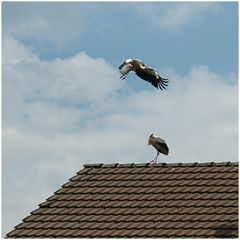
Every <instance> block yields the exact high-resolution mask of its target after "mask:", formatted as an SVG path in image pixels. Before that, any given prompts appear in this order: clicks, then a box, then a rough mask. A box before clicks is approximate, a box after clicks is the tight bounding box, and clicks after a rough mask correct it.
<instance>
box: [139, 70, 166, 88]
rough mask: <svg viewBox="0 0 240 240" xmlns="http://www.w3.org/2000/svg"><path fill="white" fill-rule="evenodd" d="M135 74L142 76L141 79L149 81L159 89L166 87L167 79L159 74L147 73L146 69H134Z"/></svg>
mask: <svg viewBox="0 0 240 240" xmlns="http://www.w3.org/2000/svg"><path fill="white" fill-rule="evenodd" d="M135 73H136V75H137V76H139V77H140V78H142V79H143V80H145V81H147V82H149V83H151V84H152V85H153V86H154V87H156V88H160V89H161V90H163V89H166V86H167V85H168V79H165V78H162V77H160V76H159V75H156V74H153V73H149V72H148V71H146V70H143V71H142V70H139V69H136V71H135Z"/></svg>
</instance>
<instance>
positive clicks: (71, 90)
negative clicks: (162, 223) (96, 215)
mask: <svg viewBox="0 0 240 240" xmlns="http://www.w3.org/2000/svg"><path fill="white" fill-rule="evenodd" d="M128 58H138V59H142V60H143V61H144V62H145V63H146V64H147V65H149V66H151V67H154V68H156V69H157V70H158V72H159V73H160V75H161V76H162V77H163V78H168V79H169V86H168V87H167V90H165V91H160V90H158V89H155V88H154V87H153V86H151V85H150V84H149V83H147V82H145V81H143V80H141V79H140V78H138V77H137V76H136V75H135V74H134V73H131V74H129V75H128V77H127V79H126V80H120V78H119V77H120V74H119V72H118V66H119V65H120V64H121V63H122V62H123V61H124V60H125V59H128ZM151 133H154V134H156V135H158V136H160V137H162V138H163V139H165V140H166V143H167V144H168V146H169V150H170V151H169V155H168V156H164V155H161V156H160V157H159V159H158V162H166V163H176V162H177V163H179V162H183V163H187V162H212V161H215V162H225V161H232V162H236V161H238V3H237V2H152V3H151V2H105V3H103V2H69V3H68V2H60V3H57V2H51V3H48V2H32V3H31V2H3V3H2V236H4V235H5V234H6V233H7V232H9V231H10V230H12V229H13V227H14V226H15V225H17V224H19V223H20V222H21V220H22V219H23V218H24V217H26V216H28V215H29V213H30V212H31V211H33V210H34V209H36V208H37V207H38V204H40V203H41V202H44V201H45V199H46V198H48V197H50V196H51V195H52V194H53V193H54V192H55V191H56V190H58V189H59V188H60V187H61V185H63V184H64V183H66V182H67V181H68V179H69V178H71V177H72V176H73V175H75V174H76V172H78V171H79V170H81V169H82V168H83V164H89V163H147V162H150V161H151V160H152V159H153V158H154V157H155V156H156V150H155V149H154V148H152V147H150V146H147V140H148V137H149V135H150V134H151Z"/></svg>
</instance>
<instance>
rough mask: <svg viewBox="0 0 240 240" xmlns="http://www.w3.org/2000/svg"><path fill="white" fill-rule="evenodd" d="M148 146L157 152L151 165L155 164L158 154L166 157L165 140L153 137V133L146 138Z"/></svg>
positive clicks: (166, 147)
mask: <svg viewBox="0 0 240 240" xmlns="http://www.w3.org/2000/svg"><path fill="white" fill-rule="evenodd" d="M148 145H152V146H153V147H154V148H155V149H156V150H157V156H156V157H155V158H154V159H153V161H151V163H157V158H158V155H159V153H163V154H165V155H168V152H169V149H168V146H167V144H166V142H165V140H163V139H161V138H160V137H158V136H156V135H154V134H153V133H152V134H151V135H150V136H149V138H148Z"/></svg>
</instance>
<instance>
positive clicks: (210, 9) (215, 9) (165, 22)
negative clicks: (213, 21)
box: [135, 2, 223, 31]
mask: <svg viewBox="0 0 240 240" xmlns="http://www.w3.org/2000/svg"><path fill="white" fill-rule="evenodd" d="M135 7H136V10H137V13H138V14H139V15H140V16H142V17H144V18H145V19H146V20H147V21H149V22H150V23H152V24H153V25H155V26H157V27H160V28H162V29H167V30H173V31H179V30H181V29H182V28H183V27H184V26H186V25H189V24H193V23H196V22H198V21H201V20H204V16H205V15H206V14H207V13H211V14H214V13H219V12H221V11H222V10H223V9H222V8H221V7H220V6H219V5H218V4H217V3H206V2H188V3H185V2H177V3H166V4H162V3H161V6H157V4H156V3H152V4H149V3H148V4H136V6H135Z"/></svg>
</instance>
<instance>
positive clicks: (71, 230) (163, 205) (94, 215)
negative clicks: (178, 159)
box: [7, 162, 238, 238]
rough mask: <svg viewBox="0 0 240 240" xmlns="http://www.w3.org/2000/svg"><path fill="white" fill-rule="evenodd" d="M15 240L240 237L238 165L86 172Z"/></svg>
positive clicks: (103, 167)
mask: <svg viewBox="0 0 240 240" xmlns="http://www.w3.org/2000/svg"><path fill="white" fill-rule="evenodd" d="M7 237H11V238H19V237H23V238H28V237H31V238H34V237H46V238H58V237H59V238H65V237H68V238H75V237H77V238H88V237H91V238H104V237H108V238H114V237H117V238H121V237H125V238H130V237H135V238H142V237H144V238H168V237H170V238H188V237H191V238H193V237H197V238H218V237H221V238H222V237H238V163H230V162H229V163H192V164H181V163H180V164H156V165H149V164H88V165H84V169H83V170H81V171H80V172H78V173H77V175H75V176H74V177H73V178H71V179H70V181H69V182H68V183H66V184H64V185H63V186H62V188H61V189H60V190H58V191H56V192H55V193H54V195H53V196H51V197H50V198H48V199H47V201H46V202H44V203H42V204H40V205H39V208H38V209H36V210H35V211H33V212H31V214H30V216H28V217H26V218H25V219H23V222H22V223H20V224H19V225H17V226H16V227H15V229H14V230H13V231H11V232H10V233H8V234H7Z"/></svg>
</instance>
